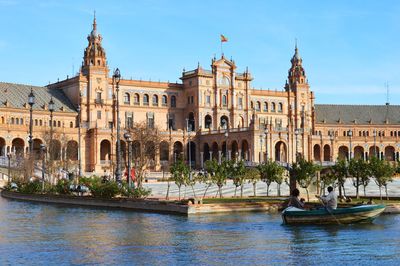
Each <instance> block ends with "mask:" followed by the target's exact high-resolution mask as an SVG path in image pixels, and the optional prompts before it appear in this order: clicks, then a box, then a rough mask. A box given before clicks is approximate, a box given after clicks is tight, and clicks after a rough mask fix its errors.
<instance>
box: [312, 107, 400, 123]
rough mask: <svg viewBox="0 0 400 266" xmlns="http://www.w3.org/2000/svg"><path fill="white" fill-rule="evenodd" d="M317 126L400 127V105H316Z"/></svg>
mask: <svg viewBox="0 0 400 266" xmlns="http://www.w3.org/2000/svg"><path fill="white" fill-rule="evenodd" d="M315 114H316V123H317V124H324V123H326V124H346V125H350V124H351V125H355V124H362V125H369V124H375V125H376V124H378V125H384V124H391V125H400V105H334V104H316V105H315Z"/></svg>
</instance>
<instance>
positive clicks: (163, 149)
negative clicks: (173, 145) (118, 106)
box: [160, 141, 169, 162]
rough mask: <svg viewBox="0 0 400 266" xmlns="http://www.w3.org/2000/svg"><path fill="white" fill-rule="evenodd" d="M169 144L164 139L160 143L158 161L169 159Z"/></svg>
mask: <svg viewBox="0 0 400 266" xmlns="http://www.w3.org/2000/svg"><path fill="white" fill-rule="evenodd" d="M168 157H169V144H168V142H166V141H162V142H161V143H160V162H168V160H169V158H168Z"/></svg>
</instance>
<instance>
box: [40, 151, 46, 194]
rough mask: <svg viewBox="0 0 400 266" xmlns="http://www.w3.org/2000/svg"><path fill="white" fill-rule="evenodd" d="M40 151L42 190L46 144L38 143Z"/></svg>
mask: <svg viewBox="0 0 400 266" xmlns="http://www.w3.org/2000/svg"><path fill="white" fill-rule="evenodd" d="M40 153H41V155H42V191H44V174H45V172H46V145H44V144H40Z"/></svg>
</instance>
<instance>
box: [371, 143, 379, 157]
mask: <svg viewBox="0 0 400 266" xmlns="http://www.w3.org/2000/svg"><path fill="white" fill-rule="evenodd" d="M368 154H369V157H370V158H371V157H379V147H378V146H371V147H369V153H368Z"/></svg>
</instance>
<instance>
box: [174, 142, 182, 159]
mask: <svg viewBox="0 0 400 266" xmlns="http://www.w3.org/2000/svg"><path fill="white" fill-rule="evenodd" d="M182 153H183V145H182V142H180V141H176V142H175V143H174V162H176V161H178V160H182Z"/></svg>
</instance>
